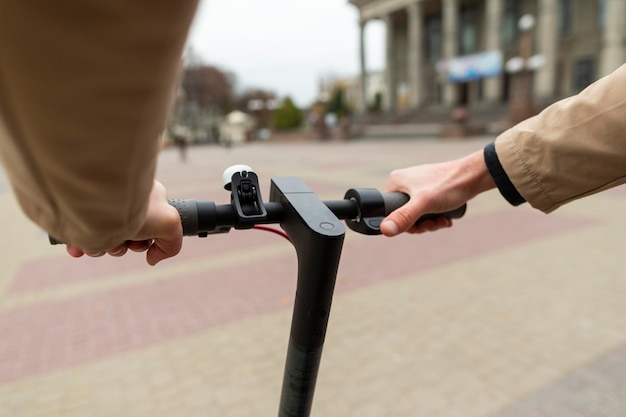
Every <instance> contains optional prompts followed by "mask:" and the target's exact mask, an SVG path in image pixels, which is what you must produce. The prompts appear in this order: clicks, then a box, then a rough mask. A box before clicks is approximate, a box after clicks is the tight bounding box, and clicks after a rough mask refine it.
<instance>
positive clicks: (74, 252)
mask: <svg viewBox="0 0 626 417" xmlns="http://www.w3.org/2000/svg"><path fill="white" fill-rule="evenodd" d="M65 250H66V251H67V253H68V254H69V255H70V256H71V257H73V258H80V257H81V256H83V255H84V254H85V252H83V251H82V250H81V249H79V248H77V247H76V246H72V245H66V246H65Z"/></svg>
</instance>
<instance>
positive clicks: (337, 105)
mask: <svg viewBox="0 0 626 417" xmlns="http://www.w3.org/2000/svg"><path fill="white" fill-rule="evenodd" d="M344 95H345V93H344V91H343V88H340V87H337V88H335V89H334V90H333V95H332V96H331V98H330V100H329V101H328V103H327V104H326V112H327V113H334V114H335V115H337V118H338V119H341V118H343V117H346V116H350V113H351V111H350V108H349V107H348V103H347V102H346V99H345V97H344Z"/></svg>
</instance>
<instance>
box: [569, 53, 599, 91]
mask: <svg viewBox="0 0 626 417" xmlns="http://www.w3.org/2000/svg"><path fill="white" fill-rule="evenodd" d="M595 67H596V65H595V59H594V58H593V57H584V58H579V59H578V60H576V62H574V73H573V76H572V89H573V90H574V91H575V92H579V91H582V90H584V89H585V88H586V87H587V86H588V85H589V84H591V83H592V82H594V81H595V79H596V74H595Z"/></svg>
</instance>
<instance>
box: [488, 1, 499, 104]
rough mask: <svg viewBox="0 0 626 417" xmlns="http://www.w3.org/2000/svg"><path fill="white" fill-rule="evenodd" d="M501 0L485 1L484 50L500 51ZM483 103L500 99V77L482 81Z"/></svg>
mask: <svg viewBox="0 0 626 417" xmlns="http://www.w3.org/2000/svg"><path fill="white" fill-rule="evenodd" d="M502 13H503V11H502V0H487V4H486V7H485V49H486V50H487V51H499V50H501V49H502ZM484 86H485V87H484V88H485V90H484V92H485V101H487V102H489V103H496V102H498V101H500V99H501V97H502V79H501V77H490V78H486V79H485V81H484Z"/></svg>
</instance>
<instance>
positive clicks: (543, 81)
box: [534, 0, 559, 100]
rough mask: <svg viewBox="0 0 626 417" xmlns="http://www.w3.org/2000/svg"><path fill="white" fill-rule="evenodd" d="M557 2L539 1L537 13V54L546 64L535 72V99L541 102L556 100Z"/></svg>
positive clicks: (549, 0)
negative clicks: (538, 40) (541, 56)
mask: <svg viewBox="0 0 626 417" xmlns="http://www.w3.org/2000/svg"><path fill="white" fill-rule="evenodd" d="M557 7H558V4H557V0H539V7H538V11H537V20H538V22H537V23H538V24H537V36H536V38H535V39H540V40H541V41H540V42H537V45H536V46H537V52H538V53H540V54H541V55H543V59H544V63H543V65H542V66H541V68H539V69H538V70H537V71H536V72H535V88H534V90H535V91H534V97H536V98H537V99H539V100H542V99H544V100H546V99H547V100H550V99H553V98H554V95H555V91H556V56H557V41H558V36H559V35H558V32H559V28H558V24H557Z"/></svg>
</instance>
